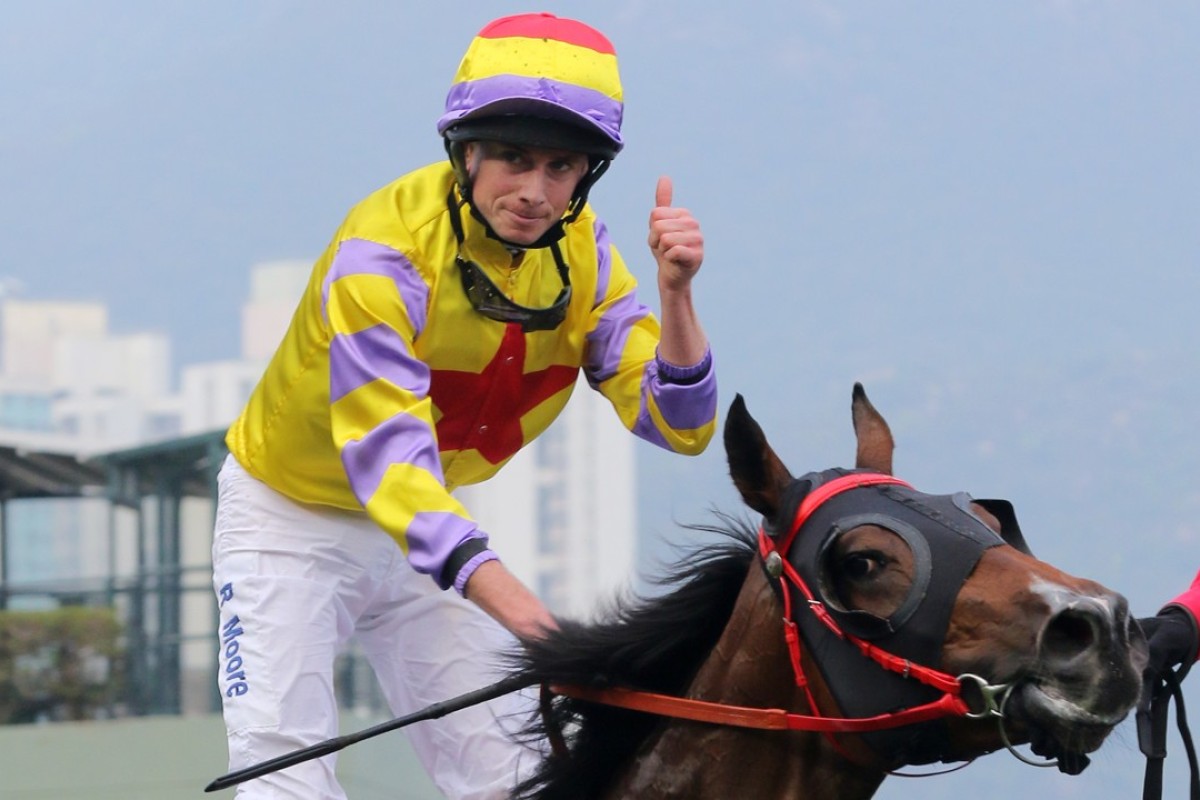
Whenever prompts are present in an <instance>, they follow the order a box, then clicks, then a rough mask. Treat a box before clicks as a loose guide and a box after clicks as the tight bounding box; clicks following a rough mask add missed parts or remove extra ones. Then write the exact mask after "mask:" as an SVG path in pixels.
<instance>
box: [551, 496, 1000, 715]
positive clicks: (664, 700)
mask: <svg viewBox="0 0 1200 800" xmlns="http://www.w3.org/2000/svg"><path fill="white" fill-rule="evenodd" d="M881 484H893V485H899V486H904V487H909V485H908V484H907V483H906V482H904V481H902V480H900V479H898V478H893V477H892V476H890V475H882V474H876V473H853V474H849V475H844V476H841V477H838V478H835V479H833V480H831V481H829V482H827V483H824V484H822V485H820V486H818V487H817V488H816V489H814V490H813V491H812V492H810V493H809V494H808V495H807V496H805V498H804V499H803V501H802V502H801V503H800V506H799V508H798V509H797V510H796V515H795V517H794V518H793V520H792V524H791V525H790V526H789V528H788V530H787V532H786V534H784V535H783V536H782V537H781V539H780V541H779V542H776V541H775V540H773V539H771V537H770V536H768V535H767V533H766V532H765V531H764V530H763V529H762V528H759V533H758V549H759V555H760V556H761V557H762V558H763V559H764V561H765V562H766V564H767V571H768V574H770V575H771V576H772V577H773V578H778V579H779V581H780V588H781V589H782V591H781V595H782V597H783V604H784V614H783V635H784V639H785V641H786V642H787V646H788V652H789V655H790V658H791V662H792V670H793V672H794V674H795V677H796V685H797V686H799V687H801V688H803V689H804V693H805V696H806V697H807V698H808V703H809V705H810V707H811V708H812V709H813V710H814V713H813V714H812V715H806V714H796V713H793V712H790V711H786V710H784V709H778V708H748V707H745V706H734V705H727V704H724V703H717V702H712V701H707V700H693V699H688V698H683V697H673V696H670V695H662V694H656V693H653V692H642V691H636V690H632V689H623V688H619V687H613V688H604V689H598V688H590V687H584V686H564V685H552V686H550V687H548V691H549V692H551V693H553V694H559V695H563V696H566V697H572V698H575V699H578V700H585V701H589V702H594V703H601V704H604V705H610V706H616V707H618V708H626V709H630V710H633V711H643V712H647V713H651V714H658V715H661V716H667V717H675V718H678V719H687V720H692V721H696V722H709V723H716V724H721V725H731V726H735V727H742V728H757V729H763V730H793V731H795V730H803V731H817V732H822V733H826V734H833V733H865V732H869V731H879V730H885V729H890V728H897V727H901V726H904V725H912V724H916V723H920V722H929V721H931V720H935V719H941V718H945V717H985V716H996V715H997V713H998V712H997V703H996V697H997V696H998V695H1000V694H1001V693H1003V691H1005V690H1006V689H1007V686H989V685H988V684H987V682H986V681H984V680H983V679H982V678H979V677H978V676H975V675H963V676H960V677H957V678H956V677H954V676H953V675H950V674H949V673H946V672H942V671H940V670H936V669H931V668H929V667H925V666H922V665H920V664H914V663H912V662H911V661H909V660H908V659H905V658H900V657H898V656H895V655H893V654H891V653H888V652H887V651H885V650H882V649H880V648H878V647H876V646H874V645H872V644H871V643H870V642H867V641H865V640H863V639H861V638H859V637H856V636H853V635H851V634H848V633H846V632H845V631H843V630H842V629H841V627H840V626H839V625H838V624H837V621H836V620H834V619H833V617H832V616H831V615H830V614H829V612H828V610H826V608H825V606H824V604H823V603H822V602H821V601H820V600H819V599H817V597H816V596H815V595H814V594H813V592H812V591H811V590H810V589H809V587H808V585H807V584H806V583H805V581H804V579H803V578H802V577H801V576H800V575H799V574H798V573H797V572H796V570H795V569H794V568H793V567H792V565H791V564H790V563H788V560H787V558H785V557H784V556H785V555H786V553H788V551H790V549H791V546H792V542H793V541H794V540H795V538H796V535H797V534H798V533H799V531H800V529H801V527H803V525H804V523H805V522H806V521H807V520H808V518H809V517H810V516H811V515H812V513H813V512H814V511H815V510H816V509H817V508H818V507H820V506H821V504H822V503H824V502H826V501H827V500H829V498H831V497H834V496H835V495H838V494H841V493H842V492H846V491H849V490H851V489H856V488H859V487H863V486H876V485H881ZM909 488H911V487H909ZM789 583H790V584H791V585H792V586H793V587H795V588H796V590H797V591H799V592H800V594H801V596H803V597H804V599H805V601H806V602H805V605H806V606H807V608H808V609H809V610H810V611H811V612H812V613H813V614H814V615H816V617H817V618H818V619H819V620H820V621H821V623H822V624H824V625H825V626H827V627H828V628H829V629H830V630H831V631H832V632H833V633H834V634H835V635H836V636H838V637H839V638H842V639H845V640H846V641H848V642H851V643H852V644H854V645H855V646H856V647H857V648H858V650H859V651H860V652H861V653H862V654H863V655H864V656H866V657H867V658H870V659H871V660H873V661H875V662H876V663H877V664H879V666H880V667H882V668H883V669H885V670H890V671H892V672H895V673H897V674H900V675H903V676H904V677H907V678H912V679H914V680H917V681H919V682H921V683H923V684H925V685H927V686H930V687H932V688H934V689H936V690H938V691H939V692H941V696H940V697H939V698H938V699H936V700H934V701H932V702H929V703H924V704H921V705H918V706H913V707H911V708H905V709H901V710H899V711H895V712H890V713H886V714H879V715H876V716H872V717H862V718H856V719H850V718H843V717H828V716H824V715H822V714H821V713H820V710H819V706H818V705H817V702H816V698H815V697H814V696H813V694H812V692H811V689H810V686H809V681H808V678H807V676H805V674H804V668H803V665H802V661H801V656H800V633H799V629H798V627H797V625H796V622H795V620H794V617H793V609H792V601H791V592H790V591H788V584H789ZM967 683H970V684H972V685H973V686H974V687H975V688H976V689H978V690H979V691H980V695H981V700H982V703H983V705H984V708H983V709H982V710H981V711H978V712H974V711H972V710H971V707H970V706H969V705H968V704H967V702H966V701H965V700H963V698H962V690H963V686H964V685H966V684H967Z"/></svg>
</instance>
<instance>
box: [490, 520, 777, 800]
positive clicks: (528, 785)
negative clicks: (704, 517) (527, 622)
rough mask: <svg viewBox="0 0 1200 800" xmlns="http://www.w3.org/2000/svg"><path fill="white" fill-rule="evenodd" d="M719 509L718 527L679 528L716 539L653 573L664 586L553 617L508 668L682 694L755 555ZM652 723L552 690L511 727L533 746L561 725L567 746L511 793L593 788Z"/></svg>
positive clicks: (744, 533) (537, 678)
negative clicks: (554, 623)
mask: <svg viewBox="0 0 1200 800" xmlns="http://www.w3.org/2000/svg"><path fill="white" fill-rule="evenodd" d="M718 516H719V517H720V518H721V520H722V521H723V522H724V523H725V525H724V526H708V525H689V526H686V527H688V528H689V529H692V530H697V531H705V532H708V533H714V534H719V537H718V538H717V541H716V543H715V544H714V543H712V542H711V541H709V542H708V543H706V544H704V545H697V546H695V547H691V548H689V550H688V551H687V552H685V553H684V555H683V556H682V558H681V559H680V560H679V561H677V562H675V564H674V567H673V570H674V571H673V573H671V574H666V575H662V576H660V577H656V578H654V579H652V584H651V585H654V586H659V587H664V588H665V589H667V590H668V591H666V592H665V593H663V594H659V595H655V596H648V595H646V594H644V593H629V594H626V595H625V596H623V597H618V598H616V599H615V600H612V601H610V602H609V603H608V604H606V605H605V606H603V607H602V609H601V611H600V613H599V614H598V615H597V616H596V618H595V619H594V620H593V621H589V622H581V621H576V620H560V628H559V630H557V631H554V632H553V633H551V634H549V635H548V636H547V637H546V638H544V639H542V640H540V641H537V642H532V643H529V644H527V645H526V646H525V647H523V648H522V649H521V651H520V652H517V653H514V654H512V656H511V661H512V664H513V671H514V672H515V673H517V674H520V675H523V676H525V677H527V678H528V679H529V680H530V681H531V682H536V683H540V684H543V685H547V684H554V683H558V684H572V685H580V686H588V687H609V686H622V687H627V688H634V689H640V690H643V691H649V692H658V693H663V694H678V693H681V692H683V691H684V690H685V689H686V687H687V686H688V684H689V683H690V682H691V680H692V678H693V677H694V674H695V672H696V670H698V669H699V667H700V664H701V663H702V661H703V659H704V658H705V656H707V655H708V653H709V652H710V651H711V650H712V648H713V647H714V646H716V643H717V640H718V639H719V638H720V636H721V633H722V632H723V631H724V629H725V626H726V624H727V623H728V620H729V616H730V614H731V613H732V612H733V606H734V603H735V601H736V600H737V596H738V593H739V591H740V590H741V587H742V584H743V583H744V582H745V579H746V571H747V569H748V568H749V565H750V562H751V559H752V558H753V556H754V553H755V547H756V537H757V530H756V529H752V528H751V526H750V525H749V523H747V522H746V521H744V520H735V519H733V518H731V517H729V516H727V515H724V514H718ZM660 724H661V720H660V719H659V718H657V717H655V716H653V715H651V714H644V713H639V712H636V711H627V710H623V709H618V708H613V707H610V706H601V705H596V704H594V703H588V702H584V701H580V700H574V699H571V698H567V697H561V696H560V697H555V698H554V700H553V702H552V703H551V705H550V707H549V709H548V711H547V713H545V714H535V715H534V716H533V718H532V719H530V720H529V721H528V722H527V723H526V724H525V725H524V726H523V727H522V728H521V729H520V731H519V732H518V733H517V734H516V735H517V737H518V738H519V739H521V740H522V741H525V742H526V743H528V744H530V745H541V744H542V743H544V742H545V741H546V740H547V739H548V738H549V739H550V740H551V741H552V740H553V736H555V735H557V734H559V733H561V734H563V735H564V737H565V741H566V743H567V747H568V752H569V754H568V755H565V756H564V755H558V754H549V755H547V756H546V758H544V759H543V760H542V761H541V763H540V765H539V767H538V769H537V771H536V772H535V773H534V774H533V775H531V776H530V777H529V778H528V779H527V780H525V781H524V782H523V783H521V784H520V785H519V786H518V787H517V788H516V789H515V790H514V791H513V794H512V798H513V799H514V800H568V798H569V800H581V799H582V798H588V797H593V796H599V794H600V793H601V792H602V791H603V790H604V789H605V788H606V787H607V785H608V784H609V782H610V781H611V780H612V778H613V776H614V775H616V774H617V772H618V767H619V766H620V765H622V764H625V763H628V761H629V760H630V759H631V758H633V756H634V755H635V754H636V752H637V750H638V748H639V747H640V746H641V744H642V742H643V741H645V739H646V737H647V736H649V735H650V733H651V731H653V730H654V728H655V727H656V726H658V725H660ZM539 749H544V747H540V748H539Z"/></svg>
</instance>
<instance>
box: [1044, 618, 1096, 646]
mask: <svg viewBox="0 0 1200 800" xmlns="http://www.w3.org/2000/svg"><path fill="white" fill-rule="evenodd" d="M1097 624H1098V621H1097V620H1096V618H1095V615H1093V614H1087V613H1083V612H1080V611H1078V610H1074V609H1068V610H1066V611H1061V612H1059V613H1058V614H1056V615H1055V616H1054V618H1053V619H1052V620H1050V622H1049V624H1048V625H1046V629H1045V631H1043V632H1042V650H1043V652H1044V653H1045V655H1047V656H1056V657H1059V658H1073V657H1074V656H1077V655H1079V654H1080V653H1085V652H1087V651H1088V650H1091V649H1092V648H1093V647H1095V646H1096V643H1097V630H1096V626H1097Z"/></svg>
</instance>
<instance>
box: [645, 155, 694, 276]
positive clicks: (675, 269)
mask: <svg viewBox="0 0 1200 800" xmlns="http://www.w3.org/2000/svg"><path fill="white" fill-rule="evenodd" d="M672 193H673V187H672V185H671V179H670V178H668V177H667V176H665V175H664V176H662V177H661V178H659V179H658V185H657V186H656V187H655V190H654V210H653V211H651V212H650V237H649V239H648V242H649V244H650V252H651V253H653V254H654V260H655V261H657V262H658V284H659V290H660V291H662V290H664V289H665V290H668V291H671V290H679V289H684V288H686V287H687V286H688V285H689V284H690V283H691V280H692V278H693V277H694V276H695V275H696V272H698V271H699V269H700V263H701V262H702V261H704V235H703V234H702V233H701V232H700V223H699V222H697V221H696V218H695V217H693V216H692V213H691V212H690V211H688V210H687V209H686V208H675V207H674V206H672V205H671V196H672Z"/></svg>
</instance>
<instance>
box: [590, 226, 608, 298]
mask: <svg viewBox="0 0 1200 800" xmlns="http://www.w3.org/2000/svg"><path fill="white" fill-rule="evenodd" d="M592 231H593V233H594V235H595V237H596V299H595V300H594V301H593V302H592V307H593V308H594V307H596V306H598V305H600V304H601V303H603V302H604V298H605V297H606V296H607V295H608V282H609V280H611V279H612V242H611V241H610V240H609V238H608V226H606V225H605V224H604V223H603V222H601V221H600V220H598V219H597V220H596V224H595V226H594V227H593V228H592Z"/></svg>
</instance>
